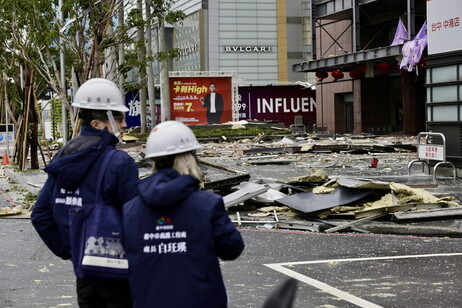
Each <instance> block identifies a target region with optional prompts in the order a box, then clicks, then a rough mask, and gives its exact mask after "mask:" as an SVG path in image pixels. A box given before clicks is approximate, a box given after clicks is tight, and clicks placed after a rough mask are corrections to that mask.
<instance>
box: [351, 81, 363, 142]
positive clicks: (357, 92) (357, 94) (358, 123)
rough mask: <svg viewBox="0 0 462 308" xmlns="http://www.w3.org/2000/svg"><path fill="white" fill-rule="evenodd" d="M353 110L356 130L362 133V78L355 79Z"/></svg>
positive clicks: (357, 132)
mask: <svg viewBox="0 0 462 308" xmlns="http://www.w3.org/2000/svg"><path fill="white" fill-rule="evenodd" d="M352 83H353V112H354V118H353V120H354V132H355V134H360V133H362V132H363V119H362V108H361V107H362V99H361V79H354V80H353V82H352Z"/></svg>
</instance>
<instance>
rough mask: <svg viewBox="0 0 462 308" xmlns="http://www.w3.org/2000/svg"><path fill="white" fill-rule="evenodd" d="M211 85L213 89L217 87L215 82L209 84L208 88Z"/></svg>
mask: <svg viewBox="0 0 462 308" xmlns="http://www.w3.org/2000/svg"><path fill="white" fill-rule="evenodd" d="M211 85H214V86H215V87H216V86H217V84H216V83H215V82H211V83H210V84H209V87H210V86H211Z"/></svg>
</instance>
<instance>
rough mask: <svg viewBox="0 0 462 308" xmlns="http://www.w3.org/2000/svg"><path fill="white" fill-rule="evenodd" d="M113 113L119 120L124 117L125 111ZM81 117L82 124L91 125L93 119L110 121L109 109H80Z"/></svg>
mask: <svg viewBox="0 0 462 308" xmlns="http://www.w3.org/2000/svg"><path fill="white" fill-rule="evenodd" d="M112 115H113V116H114V119H115V120H117V121H120V120H121V119H123V118H124V114H123V112H120V111H112ZM79 118H80V119H82V125H90V123H91V121H93V120H100V121H103V122H107V121H109V119H108V117H107V110H95V109H80V111H79Z"/></svg>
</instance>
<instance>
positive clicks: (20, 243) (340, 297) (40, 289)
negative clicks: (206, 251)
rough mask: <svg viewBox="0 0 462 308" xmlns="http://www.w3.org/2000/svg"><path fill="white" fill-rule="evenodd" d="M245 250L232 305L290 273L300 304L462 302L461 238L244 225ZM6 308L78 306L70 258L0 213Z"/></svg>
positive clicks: (254, 301)
mask: <svg viewBox="0 0 462 308" xmlns="http://www.w3.org/2000/svg"><path fill="white" fill-rule="evenodd" d="M242 234H243V236H244V240H245V242H246V249H245V251H244V253H243V255H242V256H241V257H240V258H238V259H237V260H235V261H232V262H223V263H222V271H223V275H224V279H225V281H226V285H227V289H228V293H229V300H230V305H229V307H230V308H233V307H261V305H262V303H263V302H264V300H265V298H266V297H267V296H268V295H269V294H270V293H271V291H272V290H274V289H275V288H276V287H277V286H278V285H279V284H280V283H282V282H283V281H284V280H285V279H286V278H287V277H289V276H292V277H295V278H296V279H298V288H297V295H296V298H295V304H294V307H295V308H302V307H303V308H306V307H323V308H328V307H332V308H333V307H460V298H459V297H460V295H459V294H460V293H461V291H462V290H461V289H462V287H461V286H460V279H459V277H461V275H462V269H461V267H459V266H458V265H459V264H460V262H461V261H462V249H460V244H461V240H460V239H448V238H418V237H402V236H401V237H400V236H377V235H354V234H313V233H305V232H289V231H275V230H260V229H242ZM0 241H1V245H0V307H16V308H27V307H77V305H76V298H75V290H74V276H73V273H72V268H71V264H70V263H69V262H68V261H62V260H60V259H58V258H56V257H54V256H53V255H52V254H51V253H50V252H49V251H48V249H47V248H46V247H45V246H44V245H43V244H42V242H41V240H40V239H39V238H38V236H37V235H36V233H35V231H34V230H33V228H32V226H31V224H30V221H29V220H27V219H0Z"/></svg>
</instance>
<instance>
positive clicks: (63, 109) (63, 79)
mask: <svg viewBox="0 0 462 308" xmlns="http://www.w3.org/2000/svg"><path fill="white" fill-rule="evenodd" d="M58 6H59V18H60V20H61V24H64V12H63V0H59V3H58ZM59 50H60V52H59V61H60V66H61V86H62V88H63V92H62V93H63V95H67V91H66V76H65V68H64V39H63V34H62V33H60V36H59ZM61 112H62V116H61V118H62V120H61V125H62V132H63V136H62V137H63V145H64V144H66V143H67V127H66V122H67V121H66V106H65V105H64V97H62V98H61Z"/></svg>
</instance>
